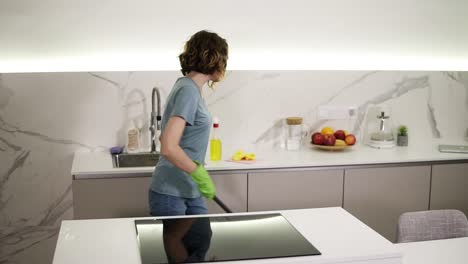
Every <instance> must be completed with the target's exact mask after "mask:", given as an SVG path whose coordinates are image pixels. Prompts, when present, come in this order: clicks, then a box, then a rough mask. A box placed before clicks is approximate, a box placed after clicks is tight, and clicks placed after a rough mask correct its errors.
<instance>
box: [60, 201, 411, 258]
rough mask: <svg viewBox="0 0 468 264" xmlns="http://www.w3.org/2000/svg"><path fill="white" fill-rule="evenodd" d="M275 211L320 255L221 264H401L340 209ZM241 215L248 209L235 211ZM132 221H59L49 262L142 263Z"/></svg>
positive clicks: (369, 231)
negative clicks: (58, 230)
mask: <svg viewBox="0 0 468 264" xmlns="http://www.w3.org/2000/svg"><path fill="white" fill-rule="evenodd" d="M275 212H280V213H282V214H283V216H284V217H286V219H287V220H288V221H289V222H290V223H291V224H292V225H293V226H294V227H295V228H296V229H297V230H298V231H299V232H300V233H301V234H302V235H303V236H304V237H305V238H306V239H307V240H309V241H310V242H311V243H312V244H313V245H314V246H315V247H317V249H318V250H319V251H320V252H321V253H322V255H319V256H307V257H291V258H275V259H259V260H247V261H235V262H232V261H226V262H224V261H223V263H328V264H331V263H364V262H365V263H369V264H373V263H382V264H383V263H385V264H397V263H401V259H402V254H401V253H400V252H399V251H398V250H397V249H396V248H395V247H394V245H393V244H392V243H390V242H389V241H387V240H386V239H385V238H383V237H382V236H380V235H379V234H378V233H376V232H375V231H374V230H372V229H371V228H369V227H368V226H366V225H365V224H364V223H362V222H360V221H359V220H358V219H357V218H355V217H354V216H352V215H351V214H349V213H348V212H346V211H345V210H344V209H342V208H339V207H330V208H317V209H303V210H285V211H275ZM262 213H272V212H262ZM262 213H255V214H262ZM245 214H253V213H236V214H235V215H245ZM135 219H143V218H116V219H97V220H72V221H62V225H61V227H60V233H59V236H58V240H57V245H56V248H55V254H54V260H53V264H65V263H66V264H74V263H88V264H93V263H114V264H120V263H122V264H123V263H125V264H139V263H141V260H140V253H139V249H138V244H137V237H136V233H135V226H134V220H135Z"/></svg>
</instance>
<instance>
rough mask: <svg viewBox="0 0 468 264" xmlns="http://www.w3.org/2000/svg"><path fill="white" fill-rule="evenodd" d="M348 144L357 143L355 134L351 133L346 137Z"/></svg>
mask: <svg viewBox="0 0 468 264" xmlns="http://www.w3.org/2000/svg"><path fill="white" fill-rule="evenodd" d="M345 142H346V144H347V145H354V144H355V143H356V137H355V136H354V135H353V134H349V135H347V136H346V138H345Z"/></svg>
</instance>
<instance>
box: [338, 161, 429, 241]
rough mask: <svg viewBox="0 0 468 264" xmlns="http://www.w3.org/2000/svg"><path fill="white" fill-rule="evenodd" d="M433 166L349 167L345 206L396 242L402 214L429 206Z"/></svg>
mask: <svg viewBox="0 0 468 264" xmlns="http://www.w3.org/2000/svg"><path fill="white" fill-rule="evenodd" d="M430 178H431V166H430V165H428V166H407V167H388V168H360V169H346V171H345V183H344V186H345V188H344V202H343V207H344V209H346V210H347V211H348V212H350V213H351V214H353V215H354V216H356V217H357V218H358V219H360V220H361V221H362V222H364V223H365V224H366V225H368V226H370V227H371V228H373V229H374V230H375V231H377V232H378V233H380V234H381V235H382V236H384V237H385V238H387V239H388V240H390V241H392V242H395V240H396V228H397V223H398V217H399V216H400V215H401V214H402V213H404V212H411V211H422V210H428V208H429V190H430Z"/></svg>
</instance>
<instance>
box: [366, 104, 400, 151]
mask: <svg viewBox="0 0 468 264" xmlns="http://www.w3.org/2000/svg"><path fill="white" fill-rule="evenodd" d="M390 112H391V111H390V107H388V106H386V105H380V106H372V107H369V108H368V111H367V118H366V122H365V124H366V125H365V130H364V137H363V142H364V143H365V144H367V145H369V146H371V147H373V148H378V149H382V148H393V147H395V135H394V129H393V124H392V121H391V119H390Z"/></svg>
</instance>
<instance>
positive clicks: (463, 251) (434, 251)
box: [395, 237, 468, 264]
mask: <svg viewBox="0 0 468 264" xmlns="http://www.w3.org/2000/svg"><path fill="white" fill-rule="evenodd" d="M395 247H396V248H397V249H398V250H400V251H401V252H403V263H404V264H441V263H450V264H466V263H468V250H467V249H468V237H461V238H451V239H440V240H430V241H421V242H411V243H401V244H395Z"/></svg>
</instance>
